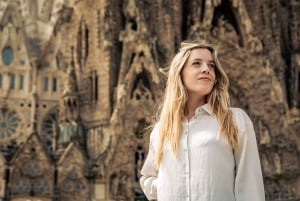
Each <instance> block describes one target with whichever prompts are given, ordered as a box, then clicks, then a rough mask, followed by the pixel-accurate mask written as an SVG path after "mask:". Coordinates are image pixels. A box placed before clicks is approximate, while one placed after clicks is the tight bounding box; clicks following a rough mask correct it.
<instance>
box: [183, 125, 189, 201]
mask: <svg viewBox="0 0 300 201" xmlns="http://www.w3.org/2000/svg"><path fill="white" fill-rule="evenodd" d="M188 138H189V123H188V124H187V126H186V127H185V129H184V158H185V164H186V166H185V170H184V177H185V181H186V192H185V193H186V194H185V200H186V201H190V161H189V140H188Z"/></svg>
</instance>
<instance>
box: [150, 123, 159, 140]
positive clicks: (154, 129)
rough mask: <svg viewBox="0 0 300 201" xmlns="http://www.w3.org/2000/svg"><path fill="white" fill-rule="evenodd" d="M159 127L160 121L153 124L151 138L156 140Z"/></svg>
mask: <svg viewBox="0 0 300 201" xmlns="http://www.w3.org/2000/svg"><path fill="white" fill-rule="evenodd" d="M159 128H160V123H159V122H156V123H154V124H153V128H152V131H151V133H150V139H152V140H155V139H157V138H158V135H159Z"/></svg>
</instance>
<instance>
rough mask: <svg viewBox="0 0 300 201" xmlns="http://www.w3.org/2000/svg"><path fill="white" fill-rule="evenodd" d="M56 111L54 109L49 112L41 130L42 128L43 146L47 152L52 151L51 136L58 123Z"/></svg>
mask: <svg viewBox="0 0 300 201" xmlns="http://www.w3.org/2000/svg"><path fill="white" fill-rule="evenodd" d="M58 112H59V111H58V109H54V110H53V111H52V112H50V113H49V114H48V115H47V116H46V117H45V119H44V121H43V124H42V128H43V137H44V139H45V144H46V146H47V148H48V150H49V151H51V150H52V136H53V132H54V131H55V129H56V127H57V122H58V114H59V113H58Z"/></svg>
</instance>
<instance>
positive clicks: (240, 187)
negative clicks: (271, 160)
mask: <svg viewBox="0 0 300 201" xmlns="http://www.w3.org/2000/svg"><path fill="white" fill-rule="evenodd" d="M242 113H243V114H242V116H243V118H239V120H238V126H239V124H243V126H242V129H240V133H239V146H238V147H237V148H236V149H235V150H234V157H235V167H236V178H235V188H234V191H235V197H236V201H253V200H255V201H265V193H264V184H263V178H262V171H261V164H260V159H259V153H258V148H257V142H256V137H255V132H254V128H253V124H252V122H251V120H250V118H249V117H248V115H247V114H246V113H245V112H244V111H242ZM241 119H243V120H245V121H244V122H239V121H241Z"/></svg>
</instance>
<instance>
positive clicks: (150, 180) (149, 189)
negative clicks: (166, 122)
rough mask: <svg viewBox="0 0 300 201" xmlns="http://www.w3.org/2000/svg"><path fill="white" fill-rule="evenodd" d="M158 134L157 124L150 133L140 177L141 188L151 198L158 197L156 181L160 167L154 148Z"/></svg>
mask: <svg viewBox="0 0 300 201" xmlns="http://www.w3.org/2000/svg"><path fill="white" fill-rule="evenodd" d="M157 134H158V128H157V126H155V127H154V129H153V131H152V132H151V134H150V143H149V151H148V155H147V157H146V160H145V162H144V165H143V167H142V170H141V177H140V185H141V188H142V190H143V192H144V193H145V195H146V197H147V198H148V199H149V200H156V199H157V193H156V181H157V174H158V169H157V167H156V164H155V157H156V154H155V149H154V135H157Z"/></svg>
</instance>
